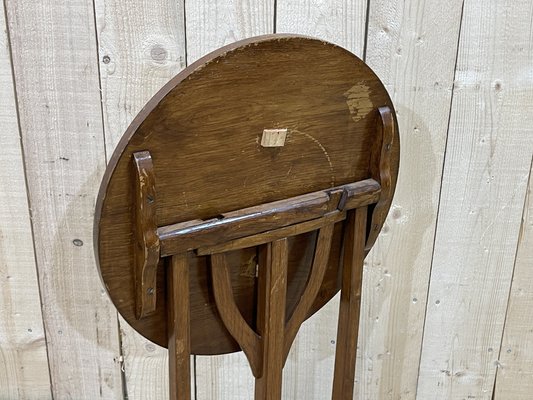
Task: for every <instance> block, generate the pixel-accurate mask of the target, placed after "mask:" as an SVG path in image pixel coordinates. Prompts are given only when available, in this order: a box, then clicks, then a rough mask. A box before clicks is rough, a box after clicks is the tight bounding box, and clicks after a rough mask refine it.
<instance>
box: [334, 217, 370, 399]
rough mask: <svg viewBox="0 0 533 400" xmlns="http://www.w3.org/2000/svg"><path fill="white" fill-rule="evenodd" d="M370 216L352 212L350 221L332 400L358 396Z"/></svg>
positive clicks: (344, 261)
mask: <svg viewBox="0 0 533 400" xmlns="http://www.w3.org/2000/svg"><path fill="white" fill-rule="evenodd" d="M367 213H368V210H367V208H366V207H361V208H358V209H355V210H352V211H350V212H349V214H348V218H347V221H346V222H347V224H346V232H345V236H344V253H343V259H342V286H341V298H340V305H339V322H338V328H337V348H336V351H335V370H334V375H333V394H332V399H334V400H351V399H352V398H353V394H354V393H353V392H354V390H353V389H354V385H355V360H356V354H357V335H358V332H359V316H360V312H361V286H362V283H363V282H362V281H363V260H364V258H365V243H366V240H367V236H366V220H367Z"/></svg>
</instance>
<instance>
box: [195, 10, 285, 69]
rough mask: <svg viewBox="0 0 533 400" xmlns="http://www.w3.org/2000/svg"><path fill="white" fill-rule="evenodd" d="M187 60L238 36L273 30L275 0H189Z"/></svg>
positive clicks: (236, 38) (200, 55)
mask: <svg viewBox="0 0 533 400" xmlns="http://www.w3.org/2000/svg"><path fill="white" fill-rule="evenodd" d="M186 13H187V14H186V26H187V62H188V63H189V64H190V63H192V62H194V61H196V60H197V59H199V58H200V57H202V56H203V55H205V54H207V53H209V52H211V51H213V50H216V49H218V48H219V47H221V46H224V45H226V44H229V43H233V42H235V41H237V40H241V39H245V38H247V37H251V36H257V35H264V34H267V33H272V32H273V30H274V0H247V1H243V0H197V1H192V2H190V3H187V7H186Z"/></svg>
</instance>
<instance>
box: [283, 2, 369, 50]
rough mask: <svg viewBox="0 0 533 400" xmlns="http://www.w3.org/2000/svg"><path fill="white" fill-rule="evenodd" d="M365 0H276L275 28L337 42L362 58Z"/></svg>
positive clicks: (284, 31) (365, 12) (365, 11)
mask: <svg viewBox="0 0 533 400" xmlns="http://www.w3.org/2000/svg"><path fill="white" fill-rule="evenodd" d="M367 3H368V1H367V0H354V1H350V0H326V1H317V0H277V3H276V4H277V8H276V17H277V18H276V32H278V33H299V34H302V35H309V36H313V37H318V38H320V39H323V40H327V41H329V42H332V43H335V44H338V45H339V46H342V47H344V48H346V49H348V50H350V51H351V52H352V53H354V54H356V55H358V56H359V57H361V58H363V53H364V45H365V34H366V32H365V31H366V14H367Z"/></svg>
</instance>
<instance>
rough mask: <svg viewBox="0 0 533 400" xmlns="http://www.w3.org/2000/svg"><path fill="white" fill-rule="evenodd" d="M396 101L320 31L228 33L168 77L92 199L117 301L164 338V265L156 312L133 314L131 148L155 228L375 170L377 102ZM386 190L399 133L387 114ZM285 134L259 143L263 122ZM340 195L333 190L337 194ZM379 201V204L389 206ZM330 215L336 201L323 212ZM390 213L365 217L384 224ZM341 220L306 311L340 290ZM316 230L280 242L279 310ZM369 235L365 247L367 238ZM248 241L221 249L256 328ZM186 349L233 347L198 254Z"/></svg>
mask: <svg viewBox="0 0 533 400" xmlns="http://www.w3.org/2000/svg"><path fill="white" fill-rule="evenodd" d="M380 106H388V107H389V108H390V109H391V110H392V109H393V106H392V102H391V100H390V98H389V96H388V94H387V91H386V90H385V88H384V86H383V85H382V84H381V82H380V81H379V79H378V78H377V77H376V75H375V74H374V73H373V72H372V71H371V70H370V69H369V68H368V67H367V66H366V65H364V63H363V62H362V61H361V60H359V59H358V58H357V57H356V56H354V55H353V54H350V53H349V52H348V51H346V50H344V49H342V48H340V47H338V46H335V45H332V44H330V43H325V42H323V41H320V40H315V39H310V38H306V37H299V36H290V35H284V36H265V37H260V38H253V39H250V40H246V41H242V42H237V43H234V44H232V45H229V46H226V47H224V48H222V49H219V50H217V51H216V52H215V53H212V54H210V55H209V56H206V57H205V58H203V59H201V60H199V61H198V62H196V63H194V64H193V65H191V66H190V67H188V68H187V69H186V70H185V71H183V72H182V73H180V74H179V75H178V76H176V77H175V78H174V79H173V80H172V81H170V82H169V83H168V84H167V85H166V86H165V87H164V88H163V89H162V90H161V91H160V92H159V93H158V94H157V95H156V96H154V98H153V99H152V100H151V101H150V102H149V103H148V104H147V105H146V107H145V108H144V109H143V110H142V111H141V113H140V114H139V115H138V116H137V117H136V118H135V120H134V121H133V123H132V125H131V126H130V127H129V128H128V130H127V132H126V133H125V135H124V137H123V138H122V140H121V142H120V143H119V145H118V146H117V150H116V151H115V153H114V155H113V157H112V158H111V160H110V163H109V166H108V169H107V170H106V174H105V177H104V180H103V183H102V187H101V190H100V194H99V196H98V201H97V207H96V217H95V235H96V237H95V241H94V242H95V245H96V252H97V260H98V263H99V269H100V273H101V276H102V279H103V282H104V284H105V287H106V288H107V290H108V292H109V295H110V297H111V299H112V300H113V303H114V304H115V305H116V307H117V308H118V310H119V312H120V313H121V314H122V316H123V317H124V318H125V319H126V320H127V321H128V322H129V323H130V324H131V325H132V326H133V327H134V328H135V329H136V330H137V331H138V332H140V333H141V334H143V335H144V336H146V337H147V338H148V339H150V340H152V341H154V342H156V343H158V344H160V345H162V346H166V345H167V339H168V338H167V312H168V305H167V299H166V297H165V296H164V281H165V273H164V268H161V265H162V262H161V261H160V264H159V267H158V268H157V277H156V281H157V287H156V293H155V294H156V296H157V298H158V301H157V303H156V308H155V311H154V312H153V313H151V314H149V315H146V316H145V317H144V318H142V319H137V318H136V314H137V313H136V295H135V291H136V290H135V279H134V273H135V272H134V267H133V266H134V265H135V263H134V255H133V253H134V252H133V251H132V249H133V248H134V245H135V236H134V232H135V222H134V220H133V219H132V210H133V209H134V207H135V205H134V199H135V195H134V193H135V192H134V190H135V188H134V184H133V182H132V177H131V163H132V161H131V160H132V155H133V154H134V153H136V152H139V151H146V150H149V151H150V154H151V156H152V160H153V168H154V175H155V177H156V179H157V181H156V187H155V189H156V190H157V202H156V203H155V216H156V221H157V225H158V226H159V227H163V226H167V225H173V224H179V223H183V222H186V221H195V220H196V221H206V220H210V219H213V218H216V217H217V216H219V215H224V214H226V213H228V212H232V211H233V210H242V209H245V208H248V207H253V206H257V205H261V204H266V203H271V202H275V201H280V200H283V199H288V198H291V197H294V196H300V195H303V194H306V193H313V192H316V191H324V190H327V189H331V188H334V187H336V186H340V185H346V184H350V183H354V182H359V181H362V180H366V179H371V178H374V179H375V180H377V179H376V178H375V176H374V175H372V173H371V154H370V151H369V149H370V148H371V147H372V146H373V144H374V143H375V142H376V140H377V138H376V114H377V111H376V109H377V107H380ZM393 124H394V132H393V135H394V140H393V141H392V147H391V149H390V166H391V177H392V179H391V193H392V189H393V188H394V185H395V183H396V175H397V171H398V159H399V140H398V138H397V128H396V120H395V119H394V118H393ZM265 129H266V130H268V129H287V131H286V138H285V141H284V143H283V146H280V147H264V146H261V139H262V135H263V132H264V130H265ZM334 195H335V196H339V192H335V194H334ZM387 207H388V206H384V208H387ZM329 211H334V210H329ZM384 215H386V213H383V212H380V214H379V218H372V222H373V223H375V224H377V225H379V226H381V225H382V223H383V221H381V222H380V219H383V220H384ZM341 237H342V234H341V232H340V228H339V224H337V226H336V228H335V234H334V235H333V242H332V251H331V254H330V257H329V260H328V267H327V270H326V274H325V278H324V281H323V283H322V286H321V288H320V290H319V293H318V295H317V300H316V301H315V303H314V304H313V307H312V309H311V312H310V314H311V313H312V312H314V311H316V310H317V309H318V308H319V307H320V306H322V305H323V304H325V303H326V302H327V301H328V300H329V299H330V298H331V297H332V296H334V295H335V293H336V292H337V291H338V288H339V279H338V274H337V270H338V266H339V259H340V255H339V254H340V251H339V249H340V240H341ZM315 240H316V235H314V234H312V233H305V234H302V235H300V236H298V237H293V238H291V239H289V247H290V248H291V252H290V253H291V254H290V255H289V263H288V271H287V277H288V278H287V279H288V281H287V285H288V292H287V299H286V300H287V311H286V312H290V311H292V310H294V308H295V307H296V303H297V301H298V300H299V298H300V294H301V292H299V290H303V287H304V286H305V283H306V282H307V278H308V276H309V270H310V268H311V260H312V255H313V251H314V247H315V246H314V244H315ZM368 243H370V242H368ZM255 253H256V250H255V249H254V248H250V249H242V250H236V251H233V252H231V253H229V254H227V263H228V270H229V275H230V279H231V281H232V287H233V289H234V296H235V304H236V306H237V307H238V308H239V310H240V311H241V314H242V316H243V318H244V319H245V320H246V321H247V322H248V323H251V321H252V319H253V316H254V310H253V304H254V301H253V300H254V296H255V277H254V276H251V275H250V273H249V271H250V266H251V265H253V264H254V260H253V257H255ZM188 262H189V264H190V307H191V310H192V312H191V332H192V335H191V351H192V353H193V354H221V353H225V352H230V351H236V350H238V349H239V347H238V346H237V344H236V342H235V340H233V339H232V337H231V335H230V334H229V332H228V331H227V329H226V328H225V327H224V324H223V323H222V321H221V319H220V316H219V315H218V313H217V310H216V306H215V304H214V298H213V296H212V293H211V280H210V278H209V274H208V265H207V257H205V256H200V255H197V254H194V253H192V252H191V253H189V255H188Z"/></svg>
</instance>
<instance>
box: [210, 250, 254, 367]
mask: <svg viewBox="0 0 533 400" xmlns="http://www.w3.org/2000/svg"><path fill="white" fill-rule="evenodd" d="M211 277H212V281H213V294H214V297H215V303H216V305H217V309H218V313H219V314H220V317H221V318H222V321H223V322H224V325H225V326H226V329H227V330H228V331H229V333H230V334H231V336H233V338H234V339H235V340H236V341H237V343H238V344H239V346H240V347H241V349H242V351H243V352H244V354H245V355H246V358H247V359H248V362H249V363H250V368H251V369H252V373H253V374H254V376H255V377H260V376H261V373H262V371H261V370H262V367H261V365H262V356H261V348H262V343H261V338H260V337H259V335H257V334H256V333H255V332H254V331H253V329H252V328H250V326H249V325H248V323H247V322H246V320H245V319H244V318H243V317H242V314H241V312H240V311H239V309H238V307H237V305H236V304H235V298H234V297H233V290H232V289H231V280H230V275H229V271H228V263H227V261H226V255H225V254H224V253H217V254H213V255H212V256H211Z"/></svg>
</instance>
